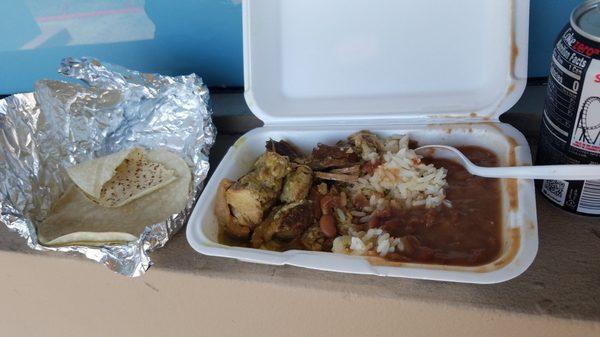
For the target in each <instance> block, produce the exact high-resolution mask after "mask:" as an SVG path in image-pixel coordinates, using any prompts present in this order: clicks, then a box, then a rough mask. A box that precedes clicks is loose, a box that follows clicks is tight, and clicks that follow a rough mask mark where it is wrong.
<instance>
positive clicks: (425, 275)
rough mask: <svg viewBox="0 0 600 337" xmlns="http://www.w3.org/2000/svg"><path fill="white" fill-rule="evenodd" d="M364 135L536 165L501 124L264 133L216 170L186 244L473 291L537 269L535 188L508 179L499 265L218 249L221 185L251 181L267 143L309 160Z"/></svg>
mask: <svg viewBox="0 0 600 337" xmlns="http://www.w3.org/2000/svg"><path fill="white" fill-rule="evenodd" d="M361 129H368V130H371V131H373V132H375V133H377V134H379V135H382V136H389V135H393V134H409V135H410V136H411V139H413V140H416V141H418V142H419V145H427V144H449V145H454V146H460V145H476V146H481V147H484V148H486V149H490V150H492V151H493V152H495V153H496V155H497V156H498V158H499V160H500V162H501V164H502V165H531V155H530V152H529V151H530V149H529V145H528V144H527V142H526V140H525V138H524V137H523V136H522V135H521V134H520V133H519V132H518V131H516V130H515V129H514V128H513V127H511V126H509V125H506V124H501V123H477V124H440V125H396V126H386V127H382V126H377V125H372V126H360V127H359V126H355V127H349V126H338V127H305V128H293V127H263V128H259V129H256V130H253V131H251V132H249V133H247V134H246V135H244V136H243V137H242V138H240V139H239V140H238V141H237V142H236V143H235V145H234V146H232V147H231V149H230V150H229V151H228V152H227V154H226V155H225V157H224V158H223V160H222V162H221V164H220V165H219V167H218V168H217V169H216V171H215V173H214V174H213V176H212V178H211V179H210V182H209V183H208V185H207V186H206V188H205V190H204V193H203V194H202V196H201V197H200V199H199V200H198V203H197V206H196V208H195V209H194V212H193V213H192V216H191V218H190V220H189V222H188V227H187V237H188V241H189V243H190V244H191V245H192V247H193V248H194V249H195V250H197V251H198V252H200V253H203V254H207V255H213V256H222V257H229V258H235V259H238V260H242V261H248V262H257V263H264V264H272V265H286V264H287V265H293V266H298V267H306V268H312V269H319V270H327V271H338V272H346V273H355V274H372V275H381V276H395V277H407V278H419V279H431V280H445V281H456V282H469V283H497V282H502V281H506V280H508V279H511V278H514V277H516V276H518V275H519V274H521V273H522V272H523V271H525V269H527V267H528V266H529V265H530V264H531V263H532V261H533V259H534V257H535V254H536V252H537V246H538V241H537V219H536V209H535V192H534V186H533V181H530V180H519V181H517V180H510V179H504V180H502V183H501V191H502V219H503V231H502V238H503V241H504V244H503V249H502V252H501V254H500V256H499V257H498V258H497V259H496V260H495V261H494V262H492V263H489V264H487V265H484V266H477V267H457V266H441V265H429V264H414V263H401V264H400V263H391V264H390V265H388V266H385V265H383V266H382V265H375V264H372V263H371V262H370V260H369V258H367V257H361V256H347V255H341V254H333V253H327V252H308V251H300V250H292V251H287V252H283V253H280V252H271V251H265V250H258V249H251V248H241V247H230V246H226V245H222V244H219V243H218V240H217V237H218V223H217V220H216V218H215V215H214V212H213V207H214V199H215V196H216V191H217V187H218V184H219V182H220V181H221V179H224V178H230V179H233V178H235V179H237V178H239V177H241V176H242V175H244V174H245V173H247V172H248V171H249V170H250V168H251V166H252V164H253V163H254V161H255V160H256V158H257V157H258V156H260V155H261V154H262V153H263V152H264V144H265V142H266V141H267V140H268V139H270V138H272V139H275V140H281V139H285V140H289V141H291V142H293V143H294V144H296V145H297V146H298V147H299V148H301V149H302V150H303V151H306V152H309V151H310V150H311V149H312V148H313V147H314V146H315V145H316V144H317V143H318V142H321V143H329V144H333V143H335V142H336V141H337V140H339V139H344V138H346V137H348V136H349V135H350V134H352V133H353V132H356V131H360V130H361Z"/></svg>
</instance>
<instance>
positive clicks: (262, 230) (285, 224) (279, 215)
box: [252, 200, 315, 248]
mask: <svg viewBox="0 0 600 337" xmlns="http://www.w3.org/2000/svg"><path fill="white" fill-rule="evenodd" d="M313 206H314V205H313V203H312V202H311V201H306V200H305V201H300V202H295V203H291V204H287V205H284V206H279V207H275V208H274V209H273V210H272V211H271V213H270V214H269V216H268V217H267V218H266V219H265V220H264V221H263V222H262V223H261V224H260V225H259V226H258V227H257V228H256V229H255V230H254V233H253V234H252V246H253V247H255V248H260V247H262V246H264V245H265V244H266V243H268V242H269V241H271V240H273V239H278V240H282V241H291V240H293V239H295V238H297V237H299V236H300V235H302V233H304V231H305V230H306V229H307V228H308V227H310V226H311V225H312V224H313V223H314V221H315V218H314V216H313V214H314V211H313Z"/></svg>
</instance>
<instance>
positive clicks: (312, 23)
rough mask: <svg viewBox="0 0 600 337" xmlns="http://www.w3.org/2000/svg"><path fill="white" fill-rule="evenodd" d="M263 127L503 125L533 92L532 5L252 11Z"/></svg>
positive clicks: (363, 3) (459, 1)
mask: <svg viewBox="0 0 600 337" xmlns="http://www.w3.org/2000/svg"><path fill="white" fill-rule="evenodd" d="M243 6H244V12H245V13H244V69H245V76H244V77H245V88H246V92H245V97H246V102H247V103H248V106H249V107H250V109H251V110H252V111H253V112H254V114H256V115H257V116H258V117H259V118H260V119H262V120H263V121H264V122H265V123H266V124H281V123H291V122H295V123H303V124H313V123H324V122H327V123H330V124H331V123H352V122H361V121H365V120H369V121H371V122H373V121H374V120H377V121H378V123H386V122H406V123H409V122H414V121H418V122H422V121H423V118H428V119H429V120H428V121H427V122H444V121H447V120H452V121H455V122H456V121H457V119H460V120H470V121H473V120H477V119H484V118H485V119H498V118H499V116H500V115H501V114H502V113H504V112H505V111H507V110H508V109H510V108H511V107H512V106H513V105H514V104H515V103H516V102H517V100H518V99H519V98H520V97H521V95H522V93H523V91H524V89H525V85H526V80H527V49H528V46H527V44H528V26H529V0H453V1H449V0H448V1H439V0H378V1H368V0H326V1H323V0H245V1H244V5H243Z"/></svg>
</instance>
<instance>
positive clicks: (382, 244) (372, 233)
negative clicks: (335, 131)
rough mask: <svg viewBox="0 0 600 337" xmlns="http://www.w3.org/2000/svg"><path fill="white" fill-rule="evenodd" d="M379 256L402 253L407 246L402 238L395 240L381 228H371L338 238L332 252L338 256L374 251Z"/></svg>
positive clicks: (334, 242)
mask: <svg viewBox="0 0 600 337" xmlns="http://www.w3.org/2000/svg"><path fill="white" fill-rule="evenodd" d="M373 248H374V251H375V252H376V253H377V255H379V256H381V257H385V256H386V255H387V254H389V253H393V252H396V251H397V252H402V251H404V249H405V244H404V241H403V239H402V238H395V237H392V236H390V234H389V233H387V232H385V231H383V230H382V229H379V228H371V229H369V230H368V231H367V232H366V233H365V232H352V231H351V233H350V235H344V236H338V237H337V238H335V240H333V248H332V251H333V252H334V253H338V254H350V255H365V254H366V253H367V252H369V251H370V250H373Z"/></svg>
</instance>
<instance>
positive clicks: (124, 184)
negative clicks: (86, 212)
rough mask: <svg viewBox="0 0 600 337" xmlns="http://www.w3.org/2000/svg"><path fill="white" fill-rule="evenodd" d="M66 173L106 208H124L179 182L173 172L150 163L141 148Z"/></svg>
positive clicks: (69, 169) (160, 165)
mask: <svg viewBox="0 0 600 337" xmlns="http://www.w3.org/2000/svg"><path fill="white" fill-rule="evenodd" d="M67 173H68V174H69V177H70V178H71V180H72V181H73V182H74V183H75V184H76V185H77V186H78V187H79V188H81V190H83V191H84V192H85V193H87V194H88V195H89V196H90V198H91V199H92V200H94V201H96V202H97V203H99V204H100V205H102V206H105V207H120V206H123V205H125V204H127V203H129V202H131V201H133V200H135V199H138V198H140V197H143V196H144V195H146V194H148V193H152V192H153V191H155V190H157V189H159V188H161V187H163V186H165V185H168V184H170V183H171V182H173V181H174V180H175V179H177V177H176V176H175V171H174V170H170V169H168V168H166V167H165V165H163V164H161V163H157V162H152V161H150V160H149V159H148V158H147V156H146V152H145V150H144V149H142V148H139V147H134V148H132V149H129V150H125V151H121V152H118V153H115V154H111V155H108V156H106V157H101V158H98V159H95V160H91V161H88V162H85V163H82V164H79V165H75V166H72V167H70V168H68V169H67Z"/></svg>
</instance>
